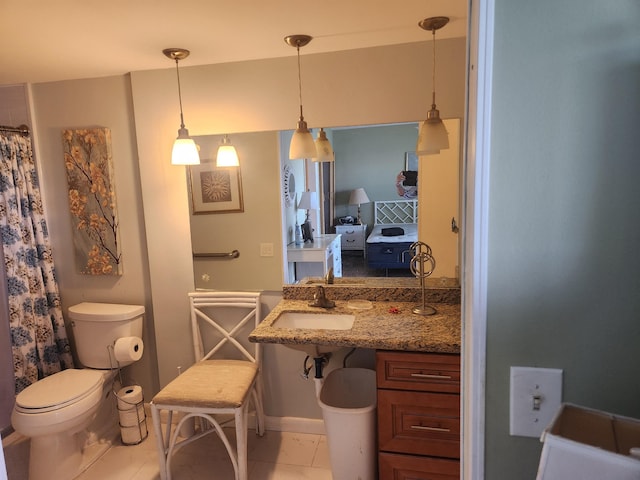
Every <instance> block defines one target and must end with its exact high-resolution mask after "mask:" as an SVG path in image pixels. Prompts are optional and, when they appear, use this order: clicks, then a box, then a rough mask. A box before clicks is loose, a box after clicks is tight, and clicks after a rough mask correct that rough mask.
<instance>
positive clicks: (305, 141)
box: [289, 120, 318, 160]
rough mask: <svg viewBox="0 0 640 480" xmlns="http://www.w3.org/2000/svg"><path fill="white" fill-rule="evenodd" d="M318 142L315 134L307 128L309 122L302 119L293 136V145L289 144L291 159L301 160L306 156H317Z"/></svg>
mask: <svg viewBox="0 0 640 480" xmlns="http://www.w3.org/2000/svg"><path fill="white" fill-rule="evenodd" d="M317 155H318V153H317V152H316V144H315V143H314V141H313V136H312V135H311V132H310V131H309V129H308V128H307V122H305V121H304V120H300V121H299V122H298V128H296V131H295V132H294V133H293V137H291V145H289V160H300V159H304V158H316V157H317Z"/></svg>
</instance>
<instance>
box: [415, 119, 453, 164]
mask: <svg viewBox="0 0 640 480" xmlns="http://www.w3.org/2000/svg"><path fill="white" fill-rule="evenodd" d="M447 148H449V133H448V132H447V129H446V127H445V126H444V123H443V122H442V120H440V118H428V119H427V120H425V121H424V122H422V124H420V130H419V132H418V142H417V144H416V153H417V154H418V155H431V154H435V153H440V150H446V149H447Z"/></svg>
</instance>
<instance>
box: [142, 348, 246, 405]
mask: <svg viewBox="0 0 640 480" xmlns="http://www.w3.org/2000/svg"><path fill="white" fill-rule="evenodd" d="M257 374H258V367H257V365H256V364H255V363H253V362H249V361H244V360H203V361H201V362H197V363H196V364H194V365H192V366H191V367H189V368H188V369H187V370H186V371H185V372H184V373H182V375H179V376H178V377H176V378H175V379H174V380H173V381H171V382H170V383H169V384H168V385H167V386H166V387H164V388H163V389H162V390H161V391H160V392H158V394H157V395H156V396H155V397H153V400H152V402H153V403H154V404H156V405H158V406H163V405H166V406H168V407H170V406H183V407H201V408H237V407H239V406H240V405H242V403H243V402H244V400H245V399H246V398H247V395H248V393H249V391H250V388H251V385H252V384H253V382H254V380H255V378H256V376H257Z"/></svg>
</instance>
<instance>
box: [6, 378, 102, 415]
mask: <svg viewBox="0 0 640 480" xmlns="http://www.w3.org/2000/svg"><path fill="white" fill-rule="evenodd" d="M102 383H103V375H102V372H101V371H98V370H86V369H69V370H63V371H61V372H58V373H55V374H53V375H50V376H48V377H45V378H43V379H42V380H38V381H37V382H36V383H33V384H31V385H29V386H28V387H27V388H25V389H24V390H23V391H22V392H20V393H19V394H18V396H17V397H16V404H15V408H16V410H17V411H19V412H21V413H45V412H51V411H54V410H58V409H61V408H64V407H66V406H68V405H70V404H73V403H77V402H79V401H80V400H82V399H83V398H85V397H87V396H89V395H91V394H92V393H93V392H94V391H95V390H96V389H101V388H102Z"/></svg>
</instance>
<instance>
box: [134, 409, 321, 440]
mask: <svg viewBox="0 0 640 480" xmlns="http://www.w3.org/2000/svg"><path fill="white" fill-rule="evenodd" d="M145 410H146V413H147V418H148V419H149V421H150V422H151V418H150V417H151V412H150V409H149V404H148V403H146V404H145ZM179 418H180V417H179V416H178V415H174V416H173V423H174V424H176V423H178V420H179ZM167 419H168V416H167V412H166V411H165V410H163V411H161V412H160V421H161V422H163V423H166V421H167ZM255 421H256V417H255V414H254V413H250V414H249V427H250V428H252V427H253V426H254V425H255ZM264 427H265V429H266V430H272V431H274V432H290V433H310V434H315V435H326V431H325V429H324V420H322V419H321V418H303V417H272V416H269V415H267V416H265V418H264ZM150 428H153V425H151V426H150Z"/></svg>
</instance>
